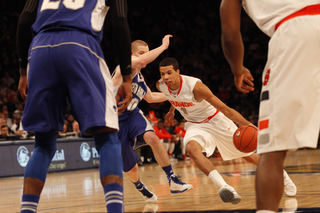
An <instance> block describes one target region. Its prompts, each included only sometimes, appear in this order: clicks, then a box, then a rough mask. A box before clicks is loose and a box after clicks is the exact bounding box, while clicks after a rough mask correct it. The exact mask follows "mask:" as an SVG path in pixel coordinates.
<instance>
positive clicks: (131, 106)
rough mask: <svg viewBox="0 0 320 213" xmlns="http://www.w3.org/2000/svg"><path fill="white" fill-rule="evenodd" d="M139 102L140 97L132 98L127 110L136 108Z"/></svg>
mask: <svg viewBox="0 0 320 213" xmlns="http://www.w3.org/2000/svg"><path fill="white" fill-rule="evenodd" d="M138 103H139V99H138V98H132V100H131V102H130V104H129V105H128V107H127V110H128V111H132V110H134V109H135V108H136V107H137V106H138Z"/></svg>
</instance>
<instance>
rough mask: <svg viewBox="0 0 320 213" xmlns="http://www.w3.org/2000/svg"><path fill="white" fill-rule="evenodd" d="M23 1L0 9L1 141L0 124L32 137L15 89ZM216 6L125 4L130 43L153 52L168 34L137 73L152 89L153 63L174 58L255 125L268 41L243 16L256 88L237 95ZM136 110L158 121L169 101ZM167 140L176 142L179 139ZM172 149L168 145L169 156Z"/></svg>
mask: <svg viewBox="0 0 320 213" xmlns="http://www.w3.org/2000/svg"><path fill="white" fill-rule="evenodd" d="M24 3H25V1H22V0H17V1H8V0H4V2H3V4H2V6H1V11H0V12H1V13H0V14H1V15H0V54H1V56H0V110H1V111H0V121H1V132H4V133H1V137H2V138H6V137H4V135H5V134H6V133H5V132H6V131H2V126H6V127H7V129H8V135H9V136H12V137H19V138H28V137H29V136H31V137H32V133H28V132H25V131H24V130H23V127H22V125H21V122H20V120H21V116H22V114H23V107H24V102H23V100H22V99H21V97H20V95H19V92H18V90H17V88H18V83H19V67H18V56H17V48H16V39H15V38H16V28H17V23H18V19H19V14H20V12H21V11H22V8H23V5H24ZM219 4H220V1H205V0H199V1H193V2H188V3H187V4H186V3H185V2H181V1H159V0H154V1H147V0H140V1H132V0H128V6H129V25H130V29H131V36H132V40H136V39H141V40H144V41H145V42H147V43H148V44H149V47H150V49H153V48H155V47H158V46H159V45H161V42H162V38H163V36H164V35H166V34H171V35H173V38H172V39H171V44H170V46H169V48H168V50H166V51H165V52H164V53H162V54H161V55H160V56H159V57H158V58H157V59H156V60H155V61H154V62H152V63H151V64H149V65H148V66H147V67H146V68H145V69H143V70H142V74H143V75H144V77H145V80H146V82H147V84H148V86H149V87H150V89H151V90H152V91H157V89H156V87H155V85H156V82H157V81H158V80H159V79H160V74H159V70H158V64H159V62H160V60H161V59H163V58H164V57H174V58H176V59H177V60H178V61H179V63H180V71H181V74H185V75H190V76H195V77H198V78H200V79H201V80H202V81H203V83H205V84H206V85H207V86H208V87H209V88H210V89H211V90H212V92H213V93H214V94H215V95H216V96H218V97H219V98H220V99H221V100H222V101H223V102H225V103H226V104H227V105H229V106H230V107H232V108H234V109H236V110H237V111H239V112H240V113H241V114H242V115H243V116H244V117H245V118H247V119H248V120H250V121H251V122H252V123H254V124H257V114H258V108H259V95H260V87H261V72H262V70H263V66H264V64H265V61H266V53H267V44H268V37H267V36H265V35H264V34H262V33H261V32H260V31H259V29H257V27H256V26H255V25H254V23H253V22H252V21H251V20H250V19H249V18H248V17H246V14H245V13H243V16H244V18H243V20H242V22H244V23H243V25H242V26H243V29H242V31H243V40H244V41H245V51H246V54H245V66H247V67H248V68H249V69H250V70H251V72H252V74H253V76H254V79H255V87H256V90H255V91H254V92H252V93H250V94H242V93H240V92H238V91H237V90H236V89H235V87H234V83H233V75H232V73H231V71H230V67H229V65H228V63H227V61H226V60H225V58H224V55H223V52H222V48H221V42H220V35H221V32H220V18H219ZM111 24H112V23H111V21H110V19H109V18H108V16H107V19H106V23H105V39H103V41H102V43H101V46H102V48H103V50H104V53H105V58H106V61H107V63H108V65H109V68H110V72H112V71H113V69H114V68H115V66H116V65H117V58H116V56H115V53H114V51H110V49H112V48H113V44H112V35H111V33H110V25H111ZM106 50H108V51H106ZM139 107H140V108H141V109H142V111H143V112H144V113H145V114H147V115H148V113H149V112H150V111H152V112H153V113H154V116H155V117H156V118H157V119H159V120H163V118H164V115H165V114H166V113H167V110H168V109H169V107H170V104H169V102H164V103H159V104H148V103H146V102H145V101H142V102H141V103H140V104H139ZM176 117H177V118H176V119H177V126H176V127H178V126H179V122H180V121H181V119H182V117H181V116H180V115H179V113H176ZM161 122H162V121H161ZM161 122H160V124H161ZM157 125H159V123H157ZM155 126H156V125H155ZM4 129H6V128H5V127H4ZM171 129H172V128H171ZM67 132H76V133H77V134H73V135H72V136H79V135H80V132H79V125H78V123H77V122H76V121H75V120H74V118H73V117H72V115H70V110H69V111H67V115H66V124H65V127H64V130H63V131H62V132H61V135H62V136H66V133H67ZM177 138H181V137H180V136H179V137H177ZM170 140H171V141H174V143H175V144H177V143H176V142H177V141H178V139H174V138H172V139H170ZM172 146H173V145H171V147H172ZM171 149H172V148H171ZM171 149H170V144H169V145H168V152H169V153H170V150H171ZM171 154H172V153H171ZM181 155H183V153H181Z"/></svg>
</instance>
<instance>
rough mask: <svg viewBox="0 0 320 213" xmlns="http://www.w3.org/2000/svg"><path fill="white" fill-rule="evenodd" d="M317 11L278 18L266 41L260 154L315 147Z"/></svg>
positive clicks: (318, 121) (318, 122)
mask: <svg viewBox="0 0 320 213" xmlns="http://www.w3.org/2000/svg"><path fill="white" fill-rule="evenodd" d="M319 38H320V15H313V16H299V17H295V18H293V19H290V20H287V21H286V22H284V23H282V24H281V26H280V27H279V28H278V29H277V31H276V32H275V34H274V35H273V36H272V38H271V39H270V42H269V53H268V61H267V64H266V67H265V69H264V72H263V75H262V80H263V86H262V91H261V103H260V111H259V137H258V149H257V152H258V154H260V153H266V152H272V151H281V150H295V149H298V148H301V147H311V148H315V147H316V146H317V143H318V140H317V139H318V135H319V128H320V49H319V47H320V39H319Z"/></svg>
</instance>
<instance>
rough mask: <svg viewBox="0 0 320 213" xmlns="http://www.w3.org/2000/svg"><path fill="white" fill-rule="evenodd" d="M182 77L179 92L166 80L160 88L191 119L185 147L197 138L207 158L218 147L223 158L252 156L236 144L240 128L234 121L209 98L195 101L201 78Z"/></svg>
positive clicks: (187, 128)
mask: <svg viewBox="0 0 320 213" xmlns="http://www.w3.org/2000/svg"><path fill="white" fill-rule="evenodd" d="M180 78H181V85H180V88H179V89H178V90H177V91H171V90H170V88H169V87H168V86H167V85H166V84H165V83H164V82H163V81H162V80H160V82H159V89H160V91H161V92H162V93H164V94H165V95H166V96H167V98H168V100H169V102H170V103H171V104H172V105H173V106H174V107H175V108H176V109H177V110H178V111H179V112H180V114H181V115H182V116H183V117H184V118H185V119H186V120H187V122H186V124H185V129H186V135H185V136H184V140H183V143H184V147H186V145H187V143H188V142H189V141H190V140H195V141H197V142H198V143H199V144H200V145H201V146H202V152H204V153H206V156H207V157H209V156H211V155H212V154H213V152H214V150H215V148H216V147H217V148H218V150H219V152H220V154H221V157H222V158H223V160H231V159H235V158H239V157H245V156H248V155H251V153H243V152H240V151H238V150H237V149H236V148H235V146H234V145H233V138H232V137H233V133H234V132H235V131H236V130H237V126H236V125H235V124H234V122H233V121H231V120H230V119H229V118H227V117H226V116H225V115H224V114H223V113H221V112H219V111H218V110H217V109H216V108H214V107H213V106H212V105H211V104H210V103H208V102H207V101H206V100H201V101H197V100H195V98H194V93H193V89H194V86H195V84H196V83H197V82H198V81H201V80H200V79H198V78H194V77H190V76H185V75H180ZM175 92H176V94H175Z"/></svg>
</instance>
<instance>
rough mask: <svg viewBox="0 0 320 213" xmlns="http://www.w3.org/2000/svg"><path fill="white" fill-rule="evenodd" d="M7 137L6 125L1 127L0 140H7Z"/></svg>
mask: <svg viewBox="0 0 320 213" xmlns="http://www.w3.org/2000/svg"><path fill="white" fill-rule="evenodd" d="M8 135H9V129H8V126H6V125H3V126H1V135H0V138H1V139H7V138H8Z"/></svg>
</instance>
